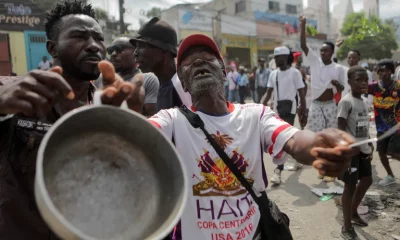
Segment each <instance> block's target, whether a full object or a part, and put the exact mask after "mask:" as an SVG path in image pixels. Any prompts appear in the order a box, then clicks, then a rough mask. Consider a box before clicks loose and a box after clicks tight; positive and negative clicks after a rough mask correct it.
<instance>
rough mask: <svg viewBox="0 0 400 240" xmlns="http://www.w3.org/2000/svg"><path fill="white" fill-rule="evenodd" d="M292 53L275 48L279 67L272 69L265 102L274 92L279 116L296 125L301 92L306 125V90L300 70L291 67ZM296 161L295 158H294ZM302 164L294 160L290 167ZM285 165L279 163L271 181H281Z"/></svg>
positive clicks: (301, 107)
mask: <svg viewBox="0 0 400 240" xmlns="http://www.w3.org/2000/svg"><path fill="white" fill-rule="evenodd" d="M290 55H291V52H290V50H289V49H288V48H287V47H277V48H275V50H274V56H275V63H276V66H277V67H278V68H277V69H276V70H274V71H272V72H271V74H270V75H269V80H268V85H267V87H268V89H267V93H266V97H265V98H264V101H263V104H264V105H267V104H268V101H269V100H270V99H271V96H272V93H274V106H276V107H275V108H276V109H275V111H276V112H277V113H278V115H279V117H280V118H282V119H283V120H284V121H285V122H287V123H289V124H290V125H294V119H295V117H296V111H297V104H296V96H297V92H299V96H300V107H299V110H300V111H299V116H300V119H301V120H302V121H301V124H302V125H305V124H306V123H305V121H304V120H306V118H305V117H304V116H305V113H306V112H305V110H306V99H305V92H304V86H305V85H304V83H303V77H302V75H301V73H300V71H299V70H297V69H296V68H294V67H291V63H290V64H289V61H288V59H289V56H290ZM293 161H294V160H293ZM300 167H302V165H300V164H298V163H297V162H296V161H294V164H293V165H292V166H289V167H288V169H289V170H292V171H296V170H297V169H298V168H300ZM283 168H284V166H283V164H282V165H278V167H277V168H276V169H275V171H274V175H273V176H272V178H271V182H273V183H275V184H280V183H281V171H282V170H283Z"/></svg>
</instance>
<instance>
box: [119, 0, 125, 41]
mask: <svg viewBox="0 0 400 240" xmlns="http://www.w3.org/2000/svg"><path fill="white" fill-rule="evenodd" d="M118 1H119V30H120V33H121V34H124V33H125V22H124V13H125V8H124V0H118Z"/></svg>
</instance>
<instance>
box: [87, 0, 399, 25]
mask: <svg viewBox="0 0 400 240" xmlns="http://www.w3.org/2000/svg"><path fill="white" fill-rule="evenodd" d="M208 1H209V0H125V8H126V13H125V15H124V17H125V22H127V23H131V24H132V28H133V29H138V28H139V19H143V20H148V19H147V18H146V16H144V13H145V11H147V10H149V9H151V8H152V7H160V8H169V7H171V6H173V5H175V4H182V3H199V2H208ZM311 1H312V0H311ZM339 1H340V0H331V1H330V4H331V10H332V9H333V6H334V5H335V4H338V3H339ZM89 2H91V3H92V5H93V6H95V7H100V8H103V9H106V10H108V11H109V13H110V15H111V16H116V18H117V19H118V0H89ZM307 2H308V0H303V4H304V7H306V6H307ZM352 2H353V7H354V11H356V12H357V11H360V10H361V9H362V7H363V0H352ZM380 7H381V8H380V15H381V16H382V17H384V18H390V17H394V16H399V15H400V13H399V12H398V9H400V1H399V0H381V6H380Z"/></svg>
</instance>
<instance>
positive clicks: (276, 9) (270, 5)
mask: <svg viewBox="0 0 400 240" xmlns="http://www.w3.org/2000/svg"><path fill="white" fill-rule="evenodd" d="M268 9H269V11H271V12H279V2H275V1H269V2H268Z"/></svg>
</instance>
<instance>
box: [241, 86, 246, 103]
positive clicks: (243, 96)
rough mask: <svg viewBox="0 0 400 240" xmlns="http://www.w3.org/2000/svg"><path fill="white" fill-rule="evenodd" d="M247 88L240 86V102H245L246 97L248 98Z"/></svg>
mask: <svg viewBox="0 0 400 240" xmlns="http://www.w3.org/2000/svg"><path fill="white" fill-rule="evenodd" d="M246 91H247V88H246V87H245V86H239V98H240V104H244V99H245V98H246Z"/></svg>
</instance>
